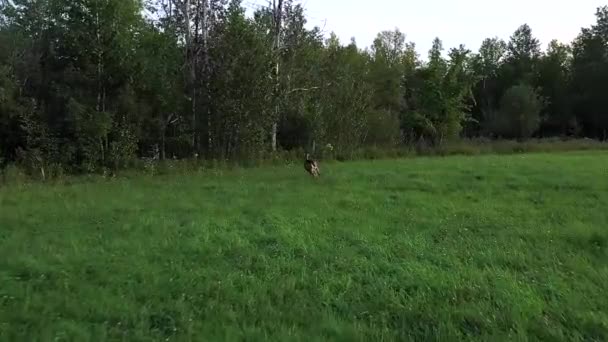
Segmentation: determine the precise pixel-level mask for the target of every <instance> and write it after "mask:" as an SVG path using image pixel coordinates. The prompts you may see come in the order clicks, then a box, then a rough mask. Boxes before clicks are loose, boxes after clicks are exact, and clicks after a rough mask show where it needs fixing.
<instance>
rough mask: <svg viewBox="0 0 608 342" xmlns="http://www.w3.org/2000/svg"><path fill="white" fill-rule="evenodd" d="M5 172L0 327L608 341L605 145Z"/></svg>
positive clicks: (26, 332)
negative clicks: (242, 165) (101, 177)
mask: <svg viewBox="0 0 608 342" xmlns="http://www.w3.org/2000/svg"><path fill="white" fill-rule="evenodd" d="M322 172H323V176H322V178H321V179H320V180H318V181H313V180H311V179H310V178H308V177H307V176H306V175H305V174H304V171H303V170H302V167H300V166H291V167H275V168H273V167H265V168H259V169H251V170H242V169H235V170H229V171H221V172H220V171H217V172H213V173H212V172H208V173H193V174H191V175H187V174H182V175H172V176H169V175H166V176H156V177H151V176H145V175H137V176H135V175H133V176H132V177H130V178H118V179H111V180H105V181H96V182H90V181H86V180H83V179H75V180H71V181H69V182H66V183H65V184H57V185H43V184H22V185H16V186H9V187H5V188H2V189H0V283H1V284H2V286H0V339H2V340H11V341H15V340H51V339H55V338H58V339H60V340H61V339H64V340H78V341H86V340H91V341H104V340H128V341H148V340H160V339H163V340H164V339H171V340H240V339H244V338H247V339H248V340H268V339H271V340H281V341H283V340H328V339H330V340H349V341H351V340H383V339H384V340H453V339H460V340H464V339H466V340H471V339H472V340H480V341H487V340H496V339H517V340H526V339H529V340H563V341H572V340H597V341H603V340H607V339H608V299H607V298H608V297H607V296H606V293H608V291H607V290H608V285H607V284H608V263H607V261H608V230H607V228H606V227H607V226H608V212H607V211H606V208H607V207H608V155H606V153H603V152H585V153H581V152H579V153H562V154H530V155H513V156H478V157H448V158H436V159H431V158H416V159H408V160H392V161H388V160H377V161H367V162H351V163H325V164H323V165H322Z"/></svg>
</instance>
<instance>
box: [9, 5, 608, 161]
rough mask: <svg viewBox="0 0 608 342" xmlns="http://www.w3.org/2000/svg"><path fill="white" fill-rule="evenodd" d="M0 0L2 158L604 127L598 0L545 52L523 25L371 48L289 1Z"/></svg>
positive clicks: (215, 154)
mask: <svg viewBox="0 0 608 342" xmlns="http://www.w3.org/2000/svg"><path fill="white" fill-rule="evenodd" d="M278 4H279V6H274V7H263V6H262V7H259V8H257V9H256V11H255V13H254V14H253V16H247V15H246V12H245V7H244V5H243V4H242V3H241V1H239V0H231V1H227V0H147V1H142V0H11V1H1V2H0V6H1V7H0V46H2V49H0V163H2V164H6V163H9V162H19V163H23V164H24V165H26V166H28V167H32V168H39V167H43V166H44V165H49V164H51V163H57V164H61V165H63V166H64V167H66V168H69V169H71V170H73V171H95V170H99V169H102V168H119V167H123V166H125V165H127V164H128V163H129V160H131V159H133V158H136V157H150V156H154V157H157V158H160V159H163V158H189V157H192V156H199V157H202V158H210V159H211V158H214V159H216V158H222V159H242V158H250V157H255V156H258V155H260V154H263V153H266V152H270V151H272V150H273V149H274V147H275V142H274V141H276V147H277V148H279V149H287V150H290V149H306V150H309V151H310V150H312V149H314V148H315V146H316V147H318V146H326V145H327V144H330V145H331V146H332V147H333V148H335V152H336V153H338V154H348V153H351V152H352V151H354V150H355V149H357V148H360V147H363V146H378V147H394V146H399V145H406V144H412V143H419V142H420V141H424V142H426V143H428V144H442V143H443V142H445V141H446V140H449V139H456V138H459V137H477V136H487V137H513V138H520V139H523V138H528V137H533V136H537V137H546V136H584V137H589V138H595V139H606V138H608V109H607V108H608V97H607V96H606V94H605V86H606V85H607V84H608V7H606V6H605V7H601V8H598V10H597V12H596V23H594V24H592V25H591V26H590V27H587V28H584V29H582V30H581V32H580V34H579V36H578V37H577V38H576V40H575V41H573V42H571V43H566V42H558V41H552V42H551V43H550V44H549V45H548V47H547V48H546V49H545V50H544V51H543V49H542V48H541V46H540V43H539V41H538V39H536V38H535V37H534V34H533V30H532V28H531V27H530V26H528V25H526V24H524V25H522V26H520V27H519V28H517V29H516V30H515V31H514V33H513V35H512V36H511V37H510V39H509V41H506V42H505V41H503V40H501V39H499V38H496V37H490V38H488V39H486V40H484V41H483V42H482V44H481V48H480V49H479V51H477V52H474V51H471V50H470V49H468V48H467V47H465V46H463V45H461V46H458V47H453V48H447V49H446V47H444V46H443V43H442V41H441V40H440V39H439V38H437V39H435V40H434V42H433V46H432V49H431V50H430V51H429V52H428V57H427V58H424V59H423V58H421V57H420V56H419V55H418V54H417V52H416V45H415V44H414V43H413V42H408V41H407V36H406V34H405V33H403V32H401V31H400V30H398V29H395V30H392V31H384V32H380V33H378V35H377V38H376V39H375V40H374V41H373V44H372V45H371V46H370V47H369V48H363V47H360V46H358V45H357V43H356V42H355V41H354V39H353V40H352V41H350V42H341V41H340V40H339V39H338V38H337V36H336V35H334V34H331V35H329V37H328V38H325V37H324V35H323V34H322V32H321V30H320V29H319V28H313V29H308V28H307V25H306V23H307V20H306V15H305V9H304V8H303V7H302V6H301V5H300V4H298V3H296V2H295V1H292V0H284V1H278Z"/></svg>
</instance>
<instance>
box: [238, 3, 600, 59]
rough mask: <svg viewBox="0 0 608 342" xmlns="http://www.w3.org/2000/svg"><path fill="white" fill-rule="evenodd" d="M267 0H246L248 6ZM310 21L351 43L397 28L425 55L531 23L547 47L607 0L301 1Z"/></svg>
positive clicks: (475, 44) (366, 42) (474, 44)
mask: <svg viewBox="0 0 608 342" xmlns="http://www.w3.org/2000/svg"><path fill="white" fill-rule="evenodd" d="M267 3H268V0H245V1H244V6H246V7H248V8H255V6H257V5H258V4H259V5H263V4H267ZM299 3H301V4H302V5H303V6H304V8H305V10H306V15H307V18H308V20H309V26H310V27H313V26H319V27H321V28H322V29H323V31H324V32H325V33H326V34H327V35H329V33H330V32H332V31H333V32H335V33H336V34H337V35H338V37H339V38H340V40H341V41H342V42H343V43H344V44H347V43H348V42H350V39H351V37H354V38H355V39H356V41H357V45H359V47H367V46H370V45H371V44H372V42H373V39H374V38H375V37H376V35H377V33H378V32H380V31H383V30H392V29H395V28H399V29H400V30H401V32H403V33H404V34H405V35H406V40H407V41H413V42H415V43H416V47H417V51H418V53H419V54H421V56H423V57H426V55H427V52H428V50H429V49H430V48H431V45H432V41H433V39H434V38H435V37H439V38H440V39H441V40H442V41H443V47H444V48H445V49H446V50H447V49H449V48H451V47H457V46H458V45H460V44H464V45H465V46H466V47H467V48H469V49H471V50H473V51H477V49H478V48H479V45H480V44H481V42H482V41H483V39H485V38H489V37H499V38H502V39H504V40H508V39H509V37H510V36H511V34H512V33H513V32H514V31H515V30H516V29H517V28H518V27H519V26H520V25H522V24H524V23H527V24H528V25H530V27H531V28H532V33H533V34H534V36H535V37H536V38H538V39H539V40H540V42H541V44H542V47H543V49H544V48H545V47H546V46H547V44H548V43H549V42H550V41H551V40H552V39H557V40H559V41H560V42H563V43H569V42H571V41H572V40H573V39H574V38H575V37H576V36H577V35H578V33H579V32H580V30H581V28H582V27H589V26H591V25H592V24H594V23H595V12H596V9H597V8H598V7H600V6H603V5H608V0H508V1H505V0H416V1H413V0H374V1H369V0H367V1H364V0H299Z"/></svg>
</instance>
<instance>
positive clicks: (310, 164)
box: [304, 153, 321, 178]
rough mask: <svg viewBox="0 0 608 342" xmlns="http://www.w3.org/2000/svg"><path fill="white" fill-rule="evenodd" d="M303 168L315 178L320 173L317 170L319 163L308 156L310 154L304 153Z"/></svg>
mask: <svg viewBox="0 0 608 342" xmlns="http://www.w3.org/2000/svg"><path fill="white" fill-rule="evenodd" d="M304 169H305V170H306V171H307V172H308V173H309V174H310V175H311V176H313V177H315V178H317V177H319V175H321V172H320V171H319V164H318V163H317V161H316V160H314V159H311V158H310V154H308V153H306V160H305V161H304Z"/></svg>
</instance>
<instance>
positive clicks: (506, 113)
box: [489, 85, 543, 139]
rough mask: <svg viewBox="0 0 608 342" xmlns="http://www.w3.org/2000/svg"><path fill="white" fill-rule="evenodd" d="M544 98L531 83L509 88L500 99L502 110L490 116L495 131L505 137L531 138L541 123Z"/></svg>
mask: <svg viewBox="0 0 608 342" xmlns="http://www.w3.org/2000/svg"><path fill="white" fill-rule="evenodd" d="M542 109H543V100H542V99H541V98H540V97H539V96H538V94H537V93H536V91H535V89H534V88H532V87H531V86H529V85H517V86H513V87H511V88H509V89H508V90H507V91H506V92H505V94H504V95H503V97H502V99H501V100H500V110H499V111H498V112H496V113H494V114H493V117H490V118H489V122H491V126H490V127H491V129H492V131H493V132H495V133H496V134H498V135H499V136H500V137H504V138H518V139H525V138H529V137H530V136H531V135H532V134H533V133H534V132H536V130H537V129H538V127H539V125H540V113H541V110H542Z"/></svg>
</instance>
